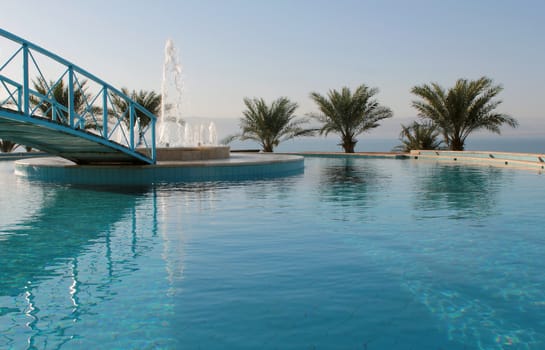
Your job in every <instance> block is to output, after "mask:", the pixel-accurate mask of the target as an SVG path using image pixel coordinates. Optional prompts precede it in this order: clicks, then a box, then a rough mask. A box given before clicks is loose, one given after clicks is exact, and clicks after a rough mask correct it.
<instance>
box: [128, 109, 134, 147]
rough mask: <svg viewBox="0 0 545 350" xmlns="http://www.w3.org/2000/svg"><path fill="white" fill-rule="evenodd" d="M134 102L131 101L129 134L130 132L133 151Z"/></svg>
mask: <svg viewBox="0 0 545 350" xmlns="http://www.w3.org/2000/svg"><path fill="white" fill-rule="evenodd" d="M134 114H135V112H134V103H133V102H132V101H131V102H130V103H129V125H130V126H129V128H130V130H129V134H130V138H131V140H130V148H131V151H134V124H135V123H134Z"/></svg>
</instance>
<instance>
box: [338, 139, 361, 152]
mask: <svg viewBox="0 0 545 350" xmlns="http://www.w3.org/2000/svg"><path fill="white" fill-rule="evenodd" d="M357 142H358V141H354V139H353V138H352V137H343V143H342V146H343V148H344V153H354V148H355V147H356V143H357Z"/></svg>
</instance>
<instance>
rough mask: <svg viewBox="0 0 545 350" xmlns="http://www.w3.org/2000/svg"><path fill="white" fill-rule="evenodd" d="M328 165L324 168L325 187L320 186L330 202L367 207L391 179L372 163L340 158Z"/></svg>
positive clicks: (322, 175)
mask: <svg viewBox="0 0 545 350" xmlns="http://www.w3.org/2000/svg"><path fill="white" fill-rule="evenodd" d="M328 163H329V164H327V165H326V166H324V167H323V171H322V174H321V182H322V184H323V186H320V188H321V189H322V193H323V194H324V195H325V196H327V198H328V201H333V202H342V203H347V205H354V204H355V205H357V206H358V207H361V206H365V205H366V203H367V201H368V199H369V198H370V197H372V196H373V194H374V193H376V192H378V190H379V189H380V188H382V187H383V186H384V184H385V181H386V180H387V179H389V177H388V176H385V175H384V174H382V173H380V171H379V170H378V169H377V168H376V167H375V166H374V165H373V163H372V162H367V161H366V162H364V161H361V160H358V159H353V158H338V159H330V160H328Z"/></svg>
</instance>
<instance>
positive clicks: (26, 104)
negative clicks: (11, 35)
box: [23, 43, 30, 117]
mask: <svg viewBox="0 0 545 350" xmlns="http://www.w3.org/2000/svg"><path fill="white" fill-rule="evenodd" d="M29 85H30V84H29V77H28V44H27V43H23V113H24V114H25V117H29V114H30V91H29V88H30V87H29Z"/></svg>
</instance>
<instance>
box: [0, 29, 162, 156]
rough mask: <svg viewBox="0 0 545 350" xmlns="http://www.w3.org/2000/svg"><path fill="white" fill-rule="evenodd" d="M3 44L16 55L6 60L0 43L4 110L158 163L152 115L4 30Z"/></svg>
mask: <svg viewBox="0 0 545 350" xmlns="http://www.w3.org/2000/svg"><path fill="white" fill-rule="evenodd" d="M1 38H4V39H8V40H7V41H9V42H11V50H12V51H9V53H8V55H6V56H4V55H3V54H4V52H5V51H6V50H1V49H2V46H4V45H2V44H1V42H0V54H1V55H0V108H4V109H9V110H11V111H13V112H15V113H18V114H21V115H22V116H24V117H26V118H40V119H47V120H49V121H51V122H52V123H53V124H54V125H60V126H62V127H68V128H71V129H74V130H77V131H80V132H81V136H82V137H88V138H92V137H95V138H96V137H99V138H101V139H103V140H106V141H108V142H109V143H110V144H111V145H114V146H116V145H117V146H121V147H123V148H125V149H126V150H128V153H132V154H134V155H135V156H137V157H142V156H143V157H144V158H146V161H147V162H149V163H154V162H155V126H156V120H157V118H156V117H155V116H154V115H153V114H152V113H150V112H149V111H148V110H147V109H145V108H144V107H143V106H141V105H140V104H138V103H137V102H135V101H133V100H132V99H131V98H130V97H129V96H127V94H125V93H124V92H123V91H121V90H118V89H116V88H115V87H113V86H111V85H110V84H108V83H106V82H104V81H103V80H101V79H99V78H97V77H96V76H94V75H93V74H91V73H89V72H87V71H85V70H84V69H82V68H80V67H78V66H76V65H74V64H72V63H71V62H69V61H67V60H65V59H63V58H62V57H60V56H58V55H55V54H53V53H51V52H49V51H47V50H45V49H43V48H41V47H39V46H37V45H34V44H32V43H31V42H29V41H26V40H24V39H22V38H20V37H18V36H16V35H13V34H11V33H9V32H7V31H4V30H2V29H0V39H1ZM14 43H15V44H14ZM8 46H9V45H8ZM5 47H7V46H5ZM5 47H4V48H5ZM2 51H4V52H2ZM10 53H11V55H10ZM51 75H52V76H53V77H54V79H52V80H50V79H48V77H50V76H51Z"/></svg>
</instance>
